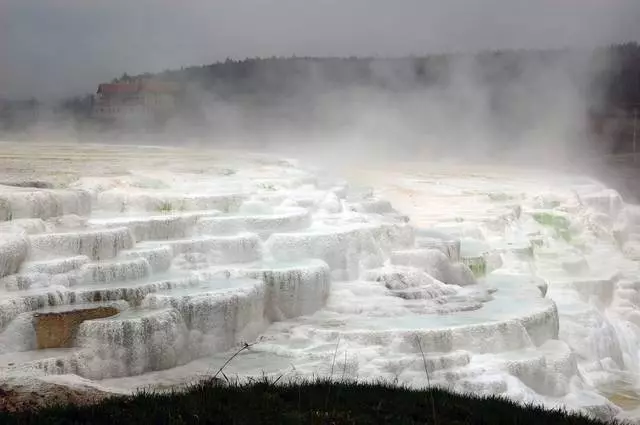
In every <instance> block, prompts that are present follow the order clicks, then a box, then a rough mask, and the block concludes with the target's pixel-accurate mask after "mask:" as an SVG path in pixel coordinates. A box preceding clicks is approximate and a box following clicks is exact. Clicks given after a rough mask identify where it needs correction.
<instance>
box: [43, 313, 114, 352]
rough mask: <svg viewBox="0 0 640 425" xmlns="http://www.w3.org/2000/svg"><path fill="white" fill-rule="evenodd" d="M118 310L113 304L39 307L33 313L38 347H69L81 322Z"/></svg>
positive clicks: (102, 316)
mask: <svg viewBox="0 0 640 425" xmlns="http://www.w3.org/2000/svg"><path fill="white" fill-rule="evenodd" d="M119 312H120V310H119V309H118V308H117V307H116V306H114V305H92V304H80V305H73V306H58V307H57V308H47V309H41V310H39V311H37V312H35V313H34V315H33V317H34V319H35V323H34V326H35V328H36V336H37V338H38V349H47V348H67V347H71V346H72V344H73V342H74V338H75V336H76V333H77V330H78V327H79V326H80V324H81V323H82V322H84V321H85V320H93V319H103V318H106V317H111V316H115V315H116V314H118V313H119Z"/></svg>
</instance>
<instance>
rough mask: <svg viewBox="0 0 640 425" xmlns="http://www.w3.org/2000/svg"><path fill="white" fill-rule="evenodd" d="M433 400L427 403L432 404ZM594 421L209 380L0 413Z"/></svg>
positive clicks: (448, 401)
mask: <svg viewBox="0 0 640 425" xmlns="http://www.w3.org/2000/svg"><path fill="white" fill-rule="evenodd" d="M432 403H433V404H432ZM434 421H435V424H438V425H445V424H448V425H455V424H491V425H498V424H521V425H525V424H532V425H533V424H545V425H553V424H575V425H578V424H585V425H587V424H594V425H595V424H601V423H602V422H599V421H596V420H593V419H589V418H587V417H585V416H581V415H575V414H569V413H566V412H563V411H549V410H545V409H543V408H540V407H536V406H525V407H523V406H520V405H517V404H515V403H513V402H510V401H507V400H505V399H503V398H499V397H487V398H481V397H474V396H471V395H458V394H452V393H450V392H447V391H444V390H439V389H433V390H428V391H427V390H413V389H409V388H403V387H399V386H397V385H393V384H391V383H352V382H330V381H328V380H321V379H317V380H310V381H306V382H301V383H281V384H275V383H273V382H271V381H269V380H268V379H266V378H265V379H262V380H258V381H254V382H252V383H246V384H239V383H226V382H225V381H224V380H220V379H209V380H206V381H202V382H200V383H198V384H194V385H192V386H190V387H189V388H187V389H185V390H183V391H179V390H173V391H170V392H148V391H145V392H140V393H138V394H136V395H135V396H132V397H114V398H111V399H107V400H105V401H103V402H101V403H99V404H95V405H91V406H74V405H69V406H55V407H50V408H47V409H44V410H40V411H37V412H24V413H19V414H7V413H0V423H1V424H6V425H10V424H22V423H29V424H81V423H82V424H85V423H90V424H109V425H111V424H130V423H135V424H191V423H201V424H202V423H211V424H252V425H255V424H372V423H385V424H434Z"/></svg>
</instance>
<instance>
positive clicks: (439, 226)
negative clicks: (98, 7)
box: [0, 143, 640, 417]
mask: <svg viewBox="0 0 640 425" xmlns="http://www.w3.org/2000/svg"><path fill="white" fill-rule="evenodd" d="M368 173H369V174H367V172H363V173H361V174H360V175H359V177H360V180H362V179H363V176H366V177H364V180H365V181H368V183H369V184H370V187H365V186H361V185H360V184H356V183H355V180H357V179H355V180H353V181H352V180H351V179H350V178H349V176H343V177H344V178H346V180H341V179H338V178H337V177H335V176H332V175H330V174H328V173H327V172H326V171H319V170H314V169H310V168H305V167H304V166H302V165H299V164H297V163H296V161H294V160H287V159H278V158H273V157H269V156H266V155H257V154H247V153H244V152H231V151H227V152H223V151H208V150H205V149H176V148H159V147H141V146H140V147H132V146H104V145H101V146H98V145H50V144H47V145H44V144H15V143H14V144H12V143H5V144H0V174H1V175H0V182H1V183H2V185H1V186H0V374H5V375H6V376H12V377H13V378H12V379H15V378H16V377H20V376H23V377H24V379H25V380H26V379H29V380H35V381H37V380H43V381H44V380H49V381H52V380H54V381H55V380H58V381H64V382H65V383H67V384H68V385H73V383H74V382H75V381H74V380H77V381H78V382H80V381H82V382H84V383H85V384H86V383H87V382H88V381H87V380H90V381H91V382H92V385H96V386H99V387H101V388H102V389H109V390H112V391H130V390H132V389H135V388H136V387H139V386H145V385H151V386H153V385H157V386H166V385H171V384H181V383H185V382H189V380H191V379H194V378H197V377H199V376H202V375H204V374H207V373H211V371H215V370H217V369H218V368H219V367H220V366H221V365H222V363H223V362H224V360H225V359H226V358H228V357H229V356H230V355H231V354H232V353H233V352H234V351H235V350H237V348H238V347H241V346H242V344H244V343H253V342H256V341H258V342H257V343H256V344H255V345H252V346H251V348H250V349H249V350H246V351H244V352H243V353H242V354H241V355H239V356H238V357H237V358H236V359H234V362H232V363H231V364H230V365H229V367H228V369H227V370H226V373H227V374H230V375H234V376H237V377H239V378H240V379H242V378H243V377H247V376H252V375H261V374H262V373H266V374H268V375H274V376H280V375H283V374H284V376H285V379H295V378H296V377H300V376H312V375H322V376H331V377H334V378H336V379H343V378H345V379H388V380H392V381H395V382H399V383H404V384H408V385H416V386H420V385H426V384H427V383H428V382H429V383H430V384H432V385H439V386H444V387H447V388H450V389H452V390H456V391H465V392H473V393H476V394H504V395H506V396H509V397H511V398H513V399H516V400H521V401H526V402H532V401H533V402H540V403H544V404H546V405H549V406H555V405H563V406H566V407H568V408H571V409H581V410H583V411H587V412H590V413H592V414H594V415H597V416H601V417H608V416H612V415H617V414H620V413H621V411H620V408H619V407H618V406H616V405H615V404H614V403H612V402H611V401H609V399H608V398H607V397H609V398H610V399H611V400H614V399H615V397H614V396H615V394H616V393H618V392H621V391H627V390H629V389H633V388H634V387H635V385H636V382H635V380H636V379H637V378H636V371H637V370H638V369H640V363H639V362H638V348H640V345H639V344H640V343H639V341H640V339H639V338H640V329H639V328H638V325H640V313H638V312H637V303H638V302H640V293H639V292H638V290H639V289H640V281H638V280H637V276H638V271H639V270H640V269H639V268H638V263H637V262H636V260H638V259H640V245H638V243H639V242H638V240H640V232H638V233H636V232H637V229H638V227H637V224H638V223H640V210H638V209H637V208H636V207H634V206H630V205H626V204H625V203H624V202H623V200H622V199H621V197H620V196H619V195H618V194H617V193H616V192H615V191H613V190H611V189H607V188H606V187H604V186H602V185H601V184H599V183H597V182H594V181H592V180H590V179H586V178H578V177H572V176H562V175H556V176H550V175H549V174H548V173H539V174H533V173H529V174H527V173H524V172H523V173H520V174H514V175H509V176H508V177H507V176H506V175H505V174H500V171H499V170H493V171H491V172H486V173H478V172H474V173H471V172H469V173H466V174H465V172H464V171H460V170H456V171H455V172H451V171H449V172H445V171H443V170H436V169H434V170H431V171H430V170H429V169H428V166H427V165H425V166H424V167H422V168H421V171H420V172H411V171H408V170H404V171H403V172H399V171H398V170H397V169H395V170H393V172H392V171H389V170H369V171H368ZM390 200H391V201H392V203H391V202H389V201H390ZM52 323H53V325H52ZM51 326H54V327H55V326H61V327H62V328H64V331H62V330H61V331H60V332H61V333H64V335H61V336H60V337H59V338H56V337H55V335H53V336H52V330H51ZM53 333H54V334H55V331H53ZM423 352H424V356H423Z"/></svg>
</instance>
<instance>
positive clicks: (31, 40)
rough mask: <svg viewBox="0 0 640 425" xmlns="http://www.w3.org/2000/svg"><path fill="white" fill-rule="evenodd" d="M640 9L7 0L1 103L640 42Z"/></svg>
mask: <svg viewBox="0 0 640 425" xmlns="http://www.w3.org/2000/svg"><path fill="white" fill-rule="evenodd" d="M639 22H640V0H226V1H221V0H183V1H178V0H101V1H98V0H0V97H3V96H9V97H27V96H31V95H34V96H36V97H39V98H43V97H58V96H66V95H72V94H81V93H86V92H92V91H94V90H95V87H96V86H97V84H98V83H100V82H102V81H105V80H110V79H111V78H113V77H115V76H119V75H121V74H122V73H123V72H125V71H126V72H128V73H140V72H144V71H151V72H153V71H159V70H162V69H166V68H179V67H181V66H189V65H194V64H198V65H199V64H208V63H212V62H215V61H218V60H224V59H225V58H227V57H233V58H245V57H254V56H272V55H276V56H278V55H282V56H290V55H293V54H296V55H298V56H351V55H356V56H359V55H380V56H384V55H387V56H388V55H391V56H401V55H406V54H412V53H413V54H424V53H430V52H442V51H452V50H456V51H459V50H477V49H485V48H544V47H562V46H574V45H598V44H606V43H610V42H616V41H630V40H634V41H640V24H638V23H639Z"/></svg>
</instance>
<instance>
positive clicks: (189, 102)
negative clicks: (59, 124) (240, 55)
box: [0, 43, 640, 130]
mask: <svg viewBox="0 0 640 425" xmlns="http://www.w3.org/2000/svg"><path fill="white" fill-rule="evenodd" d="M461 66H462V67H463V69H466V70H468V73H469V75H472V76H473V78H474V81H475V82H476V83H477V84H478V85H480V86H482V87H484V88H486V89H487V91H488V92H489V93H490V98H491V101H490V105H491V107H492V108H495V109H496V110H498V111H500V110H501V109H503V110H505V111H508V110H509V108H510V107H511V106H512V105H510V104H509V103H508V99H509V93H511V92H510V90H512V89H513V88H514V86H516V85H517V84H518V82H519V81H520V79H521V78H522V76H523V75H525V74H527V73H535V72H539V73H542V72H543V71H544V70H545V68H547V67H548V68H552V67H565V68H566V71H567V72H569V73H575V77H576V78H575V80H576V81H578V80H583V81H584V86H582V87H581V88H580V89H581V90H584V91H586V92H592V93H590V94H592V96H588V98H589V99H590V102H592V104H589V105H587V106H588V108H589V109H591V110H593V111H596V112H594V113H599V114H605V115H606V114H608V113H610V111H613V110H630V109H631V108H632V107H633V105H640V45H638V44H637V43H627V44H620V45H614V46H608V47H601V48H597V49H591V50H586V49H585V50H576V49H557V50H508V51H485V52H480V53H477V54H468V55H464V54H439V55H429V56H422V57H406V58H373V57H365V58H357V57H349V58H311V57H289V58H281V57H271V58H249V59H244V60H232V59H227V60H226V61H224V62H219V63H214V64H211V65H204V66H192V67H186V68H181V69H177V70H168V71H165V72H162V73H159V74H149V73H146V74H142V75H128V74H126V73H125V74H123V75H122V76H121V77H119V78H115V79H114V80H113V82H130V81H134V80H136V79H139V78H158V79H163V80H169V81H173V82H178V83H180V86H181V87H182V90H181V93H180V95H179V97H178V104H179V108H178V115H181V116H183V117H184V118H185V119H188V120H191V121H192V122H198V121H200V122H204V121H206V117H205V116H206V115H207V114H209V115H211V111H210V110H209V109H210V107H211V104H212V102H211V99H215V100H217V101H232V102H234V103H235V104H236V105H238V107H240V108H243V109H246V110H251V111H261V110H276V109H277V107H278V105H283V104H287V102H289V103H290V104H293V103H294V102H293V101H292V99H295V108H294V109H295V113H296V116H297V119H298V120H302V121H304V120H309V121H310V120H312V119H313V114H314V111H315V110H316V109H317V99H318V98H319V97H320V96H326V95H328V94H335V93H341V92H354V91H357V90H363V91H366V90H371V89H375V90H376V91H380V92H383V93H412V92H414V91H416V89H421V88H427V89H428V88H431V87H436V88H437V87H446V86H447V85H455V84H456V81H455V78H456V72H457V70H459V69H460V68H461ZM532 70H534V71H532ZM585 70H590V72H591V74H590V75H588V78H584V77H585V75H584V72H585ZM98 83H100V82H98V81H96V87H97V84H98ZM91 105H92V98H91V95H83V96H78V97H73V98H69V99H65V100H64V101H63V102H60V103H59V104H58V105H57V106H56V107H55V108H54V110H55V111H54V112H55V113H54V114H53V115H54V116H60V117H66V118H68V117H73V119H74V120H75V121H76V122H85V121H88V120H89V117H90V111H91ZM39 107H40V106H39V104H38V102H37V101H35V100H32V101H31V102H30V103H29V102H27V103H25V102H4V103H3V102H1V101H0V130H2V129H5V130H6V129H15V128H18V127H19V128H23V127H25V126H26V125H27V124H26V123H27V122H28V120H29V117H38V116H39V114H38V113H37V112H34V113H33V114H31V113H30V109H29V108H31V109H32V110H33V111H37V110H38V108H39ZM282 111H283V112H282V114H284V115H286V114H287V113H289V112H290V110H287V109H282ZM214 115H215V114H214ZM34 119H35V118H34ZM16 123H19V124H16Z"/></svg>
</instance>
